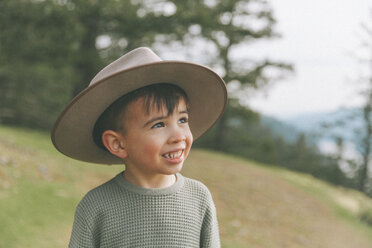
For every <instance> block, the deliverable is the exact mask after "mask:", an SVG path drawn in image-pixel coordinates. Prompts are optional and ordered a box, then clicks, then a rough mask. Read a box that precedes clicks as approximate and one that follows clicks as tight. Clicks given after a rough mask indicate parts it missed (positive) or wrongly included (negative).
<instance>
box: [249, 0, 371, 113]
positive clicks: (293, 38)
mask: <svg viewBox="0 0 372 248" xmlns="http://www.w3.org/2000/svg"><path fill="white" fill-rule="evenodd" d="M270 3H271V6H272V7H273V10H274V16H275V18H276V19H277V22H278V23H277V31H278V32H279V33H280V34H281V35H282V38H280V39H276V40H273V41H270V42H260V43H258V44H257V45H255V46H253V47H252V48H250V49H253V50H254V52H253V53H252V56H258V57H265V56H266V57H269V58H275V59H281V60H283V61H286V62H290V63H292V64H293V65H294V66H295V73H294V74H293V75H292V76H291V77H289V78H287V79H286V80H284V81H281V82H279V83H277V84H275V85H274V86H273V87H271V88H270V89H269V90H268V92H267V96H265V94H256V96H255V97H254V98H252V100H251V101H250V106H251V107H252V108H253V109H255V110H258V111H259V112H262V113H265V114H268V115H272V116H275V117H279V118H280V117H288V116H292V115H295V114H298V113H308V112H319V111H321V112H325V111H332V110H336V109H338V108H340V107H347V106H356V105H358V104H360V103H361V100H360V98H359V97H358V96H357V90H358V87H357V85H358V84H357V83H356V78H357V76H356V75H357V74H358V71H359V68H360V64H358V62H357V61H356V59H355V58H353V55H352V54H353V53H354V52H355V51H357V50H358V49H359V48H360V43H361V37H362V36H361V34H362V33H363V32H362V31H361V30H362V29H361V23H362V22H364V23H367V21H369V22H370V23H372V22H371V20H372V19H369V9H370V8H371V7H372V0H311V1H310V0H307V1H305V0H271V1H270ZM253 54H254V55H253Z"/></svg>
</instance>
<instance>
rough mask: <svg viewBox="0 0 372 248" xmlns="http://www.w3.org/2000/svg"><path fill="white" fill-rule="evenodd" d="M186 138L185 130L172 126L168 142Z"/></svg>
mask: <svg viewBox="0 0 372 248" xmlns="http://www.w3.org/2000/svg"><path fill="white" fill-rule="evenodd" d="M184 140H186V134H185V131H184V130H182V129H181V128H179V127H176V128H173V129H172V132H171V135H170V137H169V140H168V143H178V142H181V141H184Z"/></svg>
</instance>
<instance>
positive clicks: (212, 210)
mask: <svg viewBox="0 0 372 248" xmlns="http://www.w3.org/2000/svg"><path fill="white" fill-rule="evenodd" d="M206 202H207V206H206V211H205V215H204V218H203V224H202V230H201V236H200V247H202V248H219V247H221V244H220V234H219V229H218V221H217V214H216V207H215V206H214V203H213V199H212V196H211V194H210V192H209V191H208V194H207V201H206Z"/></svg>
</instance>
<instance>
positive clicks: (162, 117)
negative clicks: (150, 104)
mask: <svg viewBox="0 0 372 248" xmlns="http://www.w3.org/2000/svg"><path fill="white" fill-rule="evenodd" d="M179 113H180V114H189V111H187V110H182V111H180V112H179ZM166 117H167V116H164V115H160V116H155V117H154V118H151V119H150V120H148V121H146V123H145V125H143V126H144V127H146V126H147V125H149V124H150V123H152V122H154V121H159V120H162V119H165V118H166Z"/></svg>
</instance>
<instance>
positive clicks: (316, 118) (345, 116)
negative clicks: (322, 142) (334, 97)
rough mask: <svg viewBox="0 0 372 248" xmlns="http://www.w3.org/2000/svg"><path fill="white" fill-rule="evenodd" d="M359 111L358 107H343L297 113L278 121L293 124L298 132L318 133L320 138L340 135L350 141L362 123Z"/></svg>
mask: <svg viewBox="0 0 372 248" xmlns="http://www.w3.org/2000/svg"><path fill="white" fill-rule="evenodd" d="M360 111H361V109H359V108H343V109H339V110H336V111H331V112H320V113H306V114H299V115H296V116H293V117H290V118H283V119H281V120H280V121H281V122H283V123H284V124H286V125H290V126H293V127H294V128H296V129H297V130H298V131H300V132H305V133H308V134H313V135H320V136H321V137H320V138H321V139H330V138H332V137H334V136H340V137H342V138H344V139H345V140H348V141H352V140H353V139H354V137H355V130H356V129H358V128H359V129H360V128H361V126H362V124H363V122H362V120H361V118H360V117H361V115H360Z"/></svg>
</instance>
